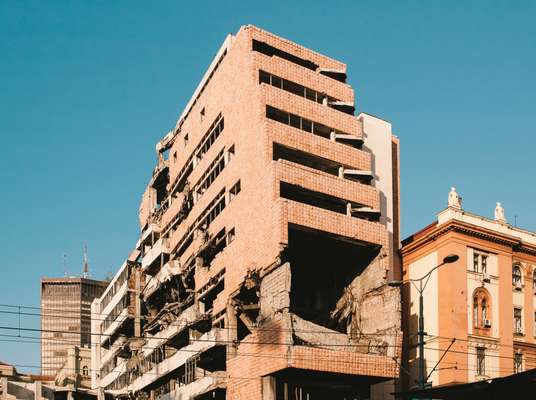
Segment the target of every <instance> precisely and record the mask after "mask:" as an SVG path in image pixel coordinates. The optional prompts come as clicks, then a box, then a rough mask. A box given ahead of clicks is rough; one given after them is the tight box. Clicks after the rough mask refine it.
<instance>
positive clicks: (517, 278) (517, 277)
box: [512, 265, 521, 288]
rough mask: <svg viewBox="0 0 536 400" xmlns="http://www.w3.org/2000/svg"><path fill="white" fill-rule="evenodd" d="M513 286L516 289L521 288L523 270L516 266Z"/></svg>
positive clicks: (513, 270)
mask: <svg viewBox="0 0 536 400" xmlns="http://www.w3.org/2000/svg"><path fill="white" fill-rule="evenodd" d="M512 285H514V286H515V287H516V288H520V287H521V268H520V267H519V265H514V266H513V268H512Z"/></svg>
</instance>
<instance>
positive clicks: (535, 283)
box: [532, 269, 536, 293]
mask: <svg viewBox="0 0 536 400" xmlns="http://www.w3.org/2000/svg"><path fill="white" fill-rule="evenodd" d="M532 288H533V289H534V292H535V293H536V269H535V270H534V272H533V273H532Z"/></svg>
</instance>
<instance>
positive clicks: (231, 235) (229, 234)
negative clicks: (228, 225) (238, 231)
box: [227, 228, 236, 244]
mask: <svg viewBox="0 0 536 400" xmlns="http://www.w3.org/2000/svg"><path fill="white" fill-rule="evenodd" d="M235 236H236V235H235V229H234V228H232V229H230V230H229V232H227V244H230V243H232V242H233V240H234V239H235Z"/></svg>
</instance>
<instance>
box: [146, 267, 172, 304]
mask: <svg viewBox="0 0 536 400" xmlns="http://www.w3.org/2000/svg"><path fill="white" fill-rule="evenodd" d="M181 272H182V269H181V265H180V263H179V262H178V261H177V260H171V261H168V262H167V263H165V264H164V266H163V267H162V268H161V269H160V270H159V271H158V272H157V273H156V275H155V276H153V277H152V278H150V279H149V281H148V282H147V284H146V285H145V287H144V288H143V291H142V292H141V295H142V297H143V299H144V300H145V301H147V299H148V298H150V297H151V296H152V295H153V294H154V293H155V292H156V291H157V290H158V288H159V287H160V285H161V284H162V283H165V282H167V281H169V280H171V278H173V277H174V276H176V275H178V274H180V273H181Z"/></svg>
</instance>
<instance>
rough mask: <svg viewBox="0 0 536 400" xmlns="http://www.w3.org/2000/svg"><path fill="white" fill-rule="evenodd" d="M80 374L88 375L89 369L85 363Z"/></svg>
mask: <svg viewBox="0 0 536 400" xmlns="http://www.w3.org/2000/svg"><path fill="white" fill-rule="evenodd" d="M82 375H84V376H88V375H89V369H88V367H87V365H84V366H83V367H82Z"/></svg>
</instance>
